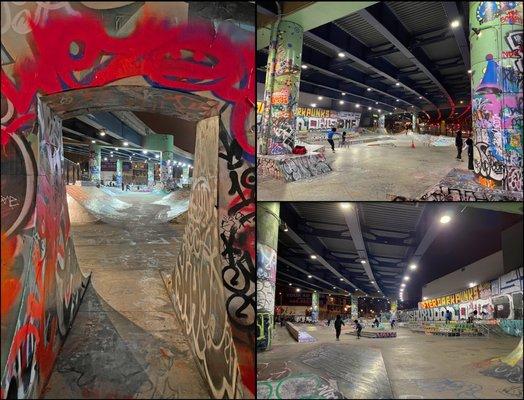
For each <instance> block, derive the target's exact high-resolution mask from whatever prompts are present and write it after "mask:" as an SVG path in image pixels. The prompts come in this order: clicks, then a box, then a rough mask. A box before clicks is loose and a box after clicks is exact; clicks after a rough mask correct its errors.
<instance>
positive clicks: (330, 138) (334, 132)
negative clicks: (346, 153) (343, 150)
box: [326, 127, 340, 153]
mask: <svg viewBox="0 0 524 400" xmlns="http://www.w3.org/2000/svg"><path fill="white" fill-rule="evenodd" d="M335 135H340V133H337V128H335V127H333V128H331V130H330V131H327V133H326V139H327V141H328V142H329V144H330V145H331V150H333V153H334V152H335V142H334V141H333V136H335Z"/></svg>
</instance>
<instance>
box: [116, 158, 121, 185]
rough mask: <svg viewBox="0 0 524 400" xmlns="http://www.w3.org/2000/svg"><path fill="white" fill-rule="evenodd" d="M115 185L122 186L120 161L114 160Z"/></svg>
mask: <svg viewBox="0 0 524 400" xmlns="http://www.w3.org/2000/svg"><path fill="white" fill-rule="evenodd" d="M116 184H117V185H118V187H121V186H122V160H120V159H118V160H116Z"/></svg>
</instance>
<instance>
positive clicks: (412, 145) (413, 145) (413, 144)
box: [411, 139, 415, 149]
mask: <svg viewBox="0 0 524 400" xmlns="http://www.w3.org/2000/svg"><path fill="white" fill-rule="evenodd" d="M411 148H412V149H414V148H415V142H414V141H413V139H411Z"/></svg>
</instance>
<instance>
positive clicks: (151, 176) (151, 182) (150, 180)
mask: <svg viewBox="0 0 524 400" xmlns="http://www.w3.org/2000/svg"><path fill="white" fill-rule="evenodd" d="M147 186H149V187H153V186H155V163H154V162H153V161H148V163H147Z"/></svg>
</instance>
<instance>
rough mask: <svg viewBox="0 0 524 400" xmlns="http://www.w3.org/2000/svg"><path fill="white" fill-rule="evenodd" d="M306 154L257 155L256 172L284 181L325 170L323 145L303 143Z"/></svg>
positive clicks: (329, 168) (310, 176)
mask: <svg viewBox="0 0 524 400" xmlns="http://www.w3.org/2000/svg"><path fill="white" fill-rule="evenodd" d="M305 147H306V150H307V153H306V154H282V155H274V156H272V155H261V154H258V155H257V173H258V174H260V175H261V176H269V177H272V178H275V179H279V180H284V181H286V182H294V181H299V180H302V179H307V178H312V177H314V176H318V175H321V174H325V173H327V172H331V167H330V166H329V165H328V163H327V162H326V157H325V155H324V146H320V145H305Z"/></svg>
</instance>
